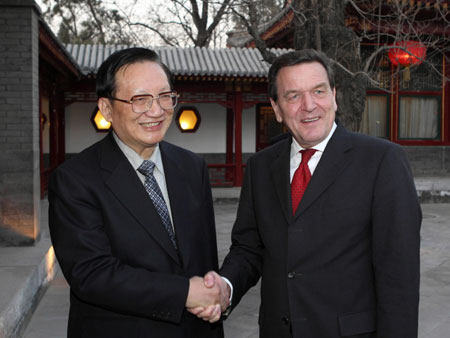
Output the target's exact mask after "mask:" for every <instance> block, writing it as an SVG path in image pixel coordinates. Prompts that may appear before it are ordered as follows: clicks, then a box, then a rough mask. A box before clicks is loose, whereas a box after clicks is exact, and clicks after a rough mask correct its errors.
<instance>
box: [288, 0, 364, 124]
mask: <svg viewBox="0 0 450 338" xmlns="http://www.w3.org/2000/svg"><path fill="white" fill-rule="evenodd" d="M346 4H347V1H345V0H294V1H293V2H292V6H293V9H294V11H295V16H294V20H293V22H294V48H295V49H305V48H313V49H316V50H319V51H323V52H324V53H325V54H326V55H327V56H328V57H329V58H330V59H331V60H334V61H335V62H336V63H335V66H334V70H335V79H336V90H337V94H336V99H337V104H338V111H337V117H338V120H339V123H341V124H342V125H344V126H345V127H347V128H348V129H350V130H354V131H358V130H359V127H360V123H361V117H362V113H363V111H364V107H365V97H366V81H365V78H364V77H363V76H358V75H351V74H350V72H352V73H353V74H356V73H358V72H359V71H361V67H362V63H361V59H360V55H359V47H360V46H359V40H358V37H357V36H356V34H355V33H354V32H353V31H352V30H351V29H349V28H347V27H346V26H345V21H344V19H345V16H344V15H345V6H346ZM317 30H320V31H317ZM339 65H342V66H344V67H345V68H346V69H347V70H344V69H343V67H341V66H339ZM349 71H350V72H349Z"/></svg>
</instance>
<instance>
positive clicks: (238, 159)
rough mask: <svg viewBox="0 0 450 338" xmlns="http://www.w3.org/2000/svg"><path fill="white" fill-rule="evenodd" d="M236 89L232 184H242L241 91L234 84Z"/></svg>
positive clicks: (236, 185)
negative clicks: (233, 173)
mask: <svg viewBox="0 0 450 338" xmlns="http://www.w3.org/2000/svg"><path fill="white" fill-rule="evenodd" d="M236 88H237V90H236V91H235V92H234V100H233V101H234V104H233V110H234V130H235V134H234V149H235V157H234V159H235V160H234V162H235V165H236V166H235V175H234V186H235V187H240V186H242V178H243V171H242V106H243V105H242V92H241V91H240V88H239V87H238V86H236Z"/></svg>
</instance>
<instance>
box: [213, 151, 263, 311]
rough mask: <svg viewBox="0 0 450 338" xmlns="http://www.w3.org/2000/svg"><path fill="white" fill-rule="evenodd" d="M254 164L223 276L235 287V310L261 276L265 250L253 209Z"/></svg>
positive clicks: (246, 179) (248, 174) (244, 188)
mask: <svg viewBox="0 0 450 338" xmlns="http://www.w3.org/2000/svg"><path fill="white" fill-rule="evenodd" d="M251 163H252V161H251V159H250V160H249V161H248V163H247V167H246V170H245V175H244V182H243V185H242V189H241V196H240V199H239V207H238V212H237V216H236V221H235V224H234V226H233V230H232V234H231V247H230V252H229V253H228V255H227V256H226V257H225V260H224V262H223V265H222V267H221V269H220V274H221V275H222V276H224V277H226V278H227V279H228V280H229V281H230V282H231V284H232V285H233V299H232V307H233V308H234V307H235V306H236V305H237V304H238V303H239V301H240V300H241V298H242V296H243V295H244V294H245V292H247V290H248V289H250V288H251V287H252V286H254V285H255V284H256V283H257V282H258V279H259V278H260V276H261V273H262V265H263V252H264V247H263V243H262V241H261V238H260V236H259V232H258V227H257V220H256V217H255V211H254V206H253V193H254V192H253V189H252V175H251V172H252V169H251V167H252V165H251Z"/></svg>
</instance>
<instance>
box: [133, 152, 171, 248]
mask: <svg viewBox="0 0 450 338" xmlns="http://www.w3.org/2000/svg"><path fill="white" fill-rule="evenodd" d="M154 168H155V163H154V162H152V161H150V160H145V161H144V162H142V164H141V165H140V166H139V168H138V171H139V172H140V173H141V174H142V175H144V176H145V182H144V187H145V190H147V193H148V195H149V196H150V199H151V200H152V202H153V205H154V206H155V208H156V211H158V214H159V217H161V220H162V222H163V224H164V228H166V230H167V233H168V234H169V237H170V240H171V241H172V243H173V246H174V247H175V249H177V243H176V240H175V232H174V231H173V227H172V223H171V222H170V216H169V210H168V209H167V205H166V202H165V201H164V197H163V195H162V192H161V189H160V188H159V186H158V183H157V182H156V179H155V176H153V169H154Z"/></svg>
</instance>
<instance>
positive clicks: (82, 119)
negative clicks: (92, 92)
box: [66, 102, 106, 154]
mask: <svg viewBox="0 0 450 338" xmlns="http://www.w3.org/2000/svg"><path fill="white" fill-rule="evenodd" d="M96 105H97V104H96V103H95V102H86V103H85V102H80V103H73V104H71V105H70V106H68V107H66V153H69V154H71V153H79V152H80V151H81V150H83V149H85V148H87V147H89V146H90V145H91V144H93V143H95V142H97V141H99V140H101V139H102V138H103V137H104V136H105V135H106V133H99V132H97V131H96V130H95V129H94V126H93V125H92V123H91V115H92V112H93V110H94V108H95V107H96Z"/></svg>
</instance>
